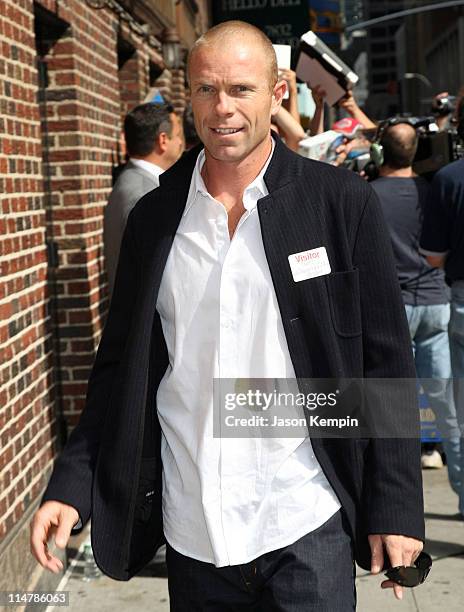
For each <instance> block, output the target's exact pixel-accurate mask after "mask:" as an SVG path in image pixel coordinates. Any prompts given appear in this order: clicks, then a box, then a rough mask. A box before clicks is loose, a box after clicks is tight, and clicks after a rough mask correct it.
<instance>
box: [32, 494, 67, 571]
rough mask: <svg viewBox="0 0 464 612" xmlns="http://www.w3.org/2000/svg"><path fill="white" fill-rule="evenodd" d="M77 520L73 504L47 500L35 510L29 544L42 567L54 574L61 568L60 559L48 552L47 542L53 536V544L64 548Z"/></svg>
mask: <svg viewBox="0 0 464 612" xmlns="http://www.w3.org/2000/svg"><path fill="white" fill-rule="evenodd" d="M78 520H79V513H78V512H77V510H76V509H75V508H74V507H73V506H68V505H67V504H63V503H61V502H58V501H47V502H45V503H44V504H43V506H41V507H40V508H39V509H38V510H37V512H36V513H35V514H34V516H33V517H32V521H31V524H30V531H31V537H30V545H31V552H32V554H33V555H34V557H35V558H36V559H37V561H38V562H39V563H40V565H41V566H42V567H44V568H45V569H48V570H50V571H51V572H54V573H55V574H57V573H59V572H60V571H61V570H62V569H63V564H62V563H61V561H60V560H59V559H58V558H57V557H54V556H53V555H51V554H50V553H49V551H48V545H47V542H49V541H50V539H51V537H52V536H55V544H56V545H57V546H58V547H59V548H65V546H66V544H67V543H68V540H69V536H70V535H71V529H72V528H73V527H74V525H75V524H76V523H77V522H78Z"/></svg>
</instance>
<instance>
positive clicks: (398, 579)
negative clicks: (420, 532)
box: [385, 552, 432, 587]
mask: <svg viewBox="0 0 464 612" xmlns="http://www.w3.org/2000/svg"><path fill="white" fill-rule="evenodd" d="M431 567H432V557H431V556H430V555H429V554H427V553H426V552H421V553H420V555H419V556H418V557H417V559H416V560H415V561H414V565H408V566H407V565H398V566H397V567H392V568H390V569H389V570H387V571H386V572H385V576H386V577H387V578H388V579H389V580H391V581H392V582H395V583H396V584H399V585H401V586H404V587H415V586H418V585H419V584H422V583H423V582H424V580H425V579H426V578H427V576H428V574H429V572H430V568H431Z"/></svg>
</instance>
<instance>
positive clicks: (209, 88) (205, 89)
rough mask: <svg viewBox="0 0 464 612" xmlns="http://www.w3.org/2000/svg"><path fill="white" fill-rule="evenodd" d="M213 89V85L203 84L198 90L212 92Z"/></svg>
mask: <svg viewBox="0 0 464 612" xmlns="http://www.w3.org/2000/svg"><path fill="white" fill-rule="evenodd" d="M212 90H213V88H212V87H208V85H202V86H201V87H199V89H198V91H199V92H200V93H210V92H211V91H212Z"/></svg>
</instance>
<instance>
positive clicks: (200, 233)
mask: <svg viewBox="0 0 464 612" xmlns="http://www.w3.org/2000/svg"><path fill="white" fill-rule="evenodd" d="M271 157H272V153H271V155H270V157H269V159H268V161H267V163H266V165H265V166H264V168H263V169H262V171H261V172H260V174H259V175H258V176H257V177H256V179H255V180H254V181H253V182H252V183H251V184H250V185H249V186H248V187H247V188H246V190H245V192H244V194H243V205H244V207H245V212H244V213H243V215H242V217H241V218H240V221H239V223H238V225H237V227H236V229H235V233H234V235H233V237H232V239H230V237H229V229H228V217H227V211H226V209H225V207H224V206H223V205H222V204H221V203H220V202H218V201H217V200H215V199H214V198H213V197H212V196H211V195H210V194H209V193H208V191H207V189H206V186H205V184H204V182H203V179H202V177H201V174H200V171H201V168H202V165H203V163H204V160H205V155H204V151H202V152H201V153H200V155H199V157H198V160H197V163H196V166H195V170H194V172H193V175H192V179H191V184H190V191H189V195H188V198H187V203H186V207H185V211H184V214H183V216H182V219H181V222H180V224H179V228H178V230H177V233H176V236H175V238H174V242H173V246H172V249H171V252H170V254H169V257H168V260H167V263H166V268H165V270H164V274H163V277H162V281H161V287H160V291H159V296H158V301H157V306H156V308H157V311H158V312H159V314H160V317H161V323H162V327H163V333H164V337H165V340H166V344H167V349H168V355H169V366H168V368H167V370H166V373H165V375H164V377H163V379H162V381H161V383H160V385H159V388H158V393H157V409H158V415H159V419H160V424H161V429H162V446H161V454H162V461H163V521H164V534H165V537H166V539H167V541H168V542H169V544H170V545H171V546H172V547H173V548H174V549H175V550H177V551H178V552H180V553H181V554H184V555H187V556H189V557H192V558H194V559H198V560H200V561H206V562H209V563H214V564H215V565H216V566H217V567H222V566H226V565H236V564H241V563H247V562H249V561H251V560H253V559H255V558H256V557H258V556H260V555H262V554H264V553H266V552H270V551H272V550H277V549H278V548H282V547H284V546H287V545H289V544H292V543H293V542H295V541H296V540H298V539H299V538H301V537H302V536H304V535H305V534H307V533H309V532H310V531H312V530H314V529H316V528H317V527H319V526H320V525H322V524H323V523H325V522H326V521H327V520H328V519H329V518H330V517H331V516H332V515H333V514H334V513H335V512H336V511H337V510H338V509H339V508H340V503H339V501H338V499H337V497H336V495H335V493H334V491H333V489H332V487H331V486H330V484H329V482H328V481H327V479H326V477H325V475H324V473H323V472H322V470H321V467H320V465H319V462H318V461H317V459H316V457H315V456H314V453H313V451H312V446H311V441H310V439H309V437H305V438H227V439H226V438H214V437H213V378H219V377H221V378H294V377H295V372H294V369H293V365H292V362H291V359H290V354H289V350H288V346H287V342H286V338H285V334H284V330H283V326H282V320H281V316H280V312H279V308H278V304H277V299H276V295H275V291H274V286H273V283H272V280H271V275H270V271H269V266H268V263H267V260H266V256H265V252H264V247H263V242H262V237H261V228H260V223H259V217H258V210H257V207H256V204H257V201H258V199H260V198H262V197H263V196H265V195H267V193H268V191H267V188H266V185H265V183H264V180H263V175H264V172H265V170H266V168H267V165H268V164H269V161H270V158H271Z"/></svg>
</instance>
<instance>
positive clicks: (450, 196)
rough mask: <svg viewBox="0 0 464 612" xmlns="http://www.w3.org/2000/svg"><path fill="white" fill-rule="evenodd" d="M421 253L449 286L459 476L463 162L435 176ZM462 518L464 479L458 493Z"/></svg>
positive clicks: (462, 110)
mask: <svg viewBox="0 0 464 612" xmlns="http://www.w3.org/2000/svg"><path fill="white" fill-rule="evenodd" d="M456 116H457V121H458V136H459V138H460V140H461V141H464V98H461V100H460V102H459V104H458V107H457V113H456ZM420 245H421V252H422V253H423V254H424V255H426V256H427V260H428V262H429V263H430V265H432V266H437V267H440V268H444V270H445V274H446V279H447V282H448V283H449V284H450V285H451V320H450V326H449V337H450V349H451V363H452V371H453V378H454V394H455V400H456V412H457V417H458V422H459V426H460V429H461V464H460V467H461V474H464V382H463V379H464V159H460V160H458V161H455V162H453V163H451V164H448V165H447V166H445V167H444V168H442V169H441V170H440V171H439V172H437V174H436V175H435V177H434V179H433V181H432V185H431V189H430V194H429V197H428V200H427V204H426V208H425V216H424V225H423V230H422V236H421V240H420ZM459 512H460V514H461V517H462V518H464V479H463V478H461V487H460V491H459Z"/></svg>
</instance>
